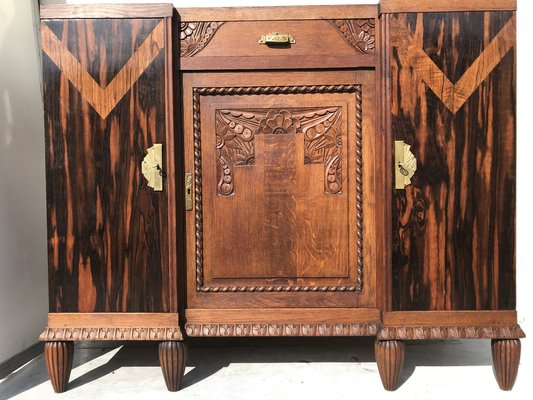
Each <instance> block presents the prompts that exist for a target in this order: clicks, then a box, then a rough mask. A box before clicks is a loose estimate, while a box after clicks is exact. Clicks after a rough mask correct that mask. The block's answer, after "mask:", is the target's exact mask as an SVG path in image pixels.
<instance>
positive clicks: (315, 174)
mask: <svg viewBox="0 0 533 400" xmlns="http://www.w3.org/2000/svg"><path fill="white" fill-rule="evenodd" d="M515 9H516V4H515V2H514V1H512V0H501V1H496V0H487V1H483V2H480V1H472V2H469V3H467V4H466V3H465V4H463V2H459V1H455V0H453V1H447V2H438V1H425V2H420V1H411V2H407V1H400V0H383V1H382V2H381V4H380V5H358V6H355V5H353V6H350V5H346V6H309V7H282V8H279V7H262V8H231V9H225V8H208V9H174V8H173V7H172V6H171V5H105V6H103V5H85V6H82V5H68V6H65V5H43V6H42V7H41V37H42V50H43V76H44V78H43V100H44V111H45V134H46V149H45V150H46V179H47V215H48V217H47V218H48V266H49V289H50V290H49V296H50V297H49V303H50V313H49V316H48V324H47V327H46V329H45V331H44V332H43V334H42V335H41V340H43V341H45V342H46V347H45V349H46V351H45V358H46V364H47V368H48V371H49V374H50V379H51V381H52V384H53V387H54V390H55V391H56V392H62V391H64V390H66V387H67V383H68V378H69V375H70V369H71V367H72V357H73V345H72V343H73V342H74V341H78V340H142V341H155V342H159V359H160V363H161V367H162V370H163V376H164V379H165V382H166V385H167V388H168V389H169V390H170V391H177V390H178V389H179V386H180V382H181V380H182V376H183V373H184V370H185V366H186V360H187V358H186V343H184V338H185V336H188V337H228V336H253V337H260V336H375V337H376V342H375V353H376V361H377V364H378V369H379V373H380V375H381V379H382V382H383V385H384V387H385V389H387V390H395V389H396V388H397V386H398V382H399V377H400V374H401V369H402V365H403V360H404V353H405V341H406V340H425V339H466V338H480V339H491V340H492V354H493V360H494V372H495V375H496V378H497V382H498V384H499V386H500V388H502V389H503V390H510V389H511V388H512V386H513V383H514V380H515V378H516V374H517V369H518V363H519V358H520V340H519V339H520V338H522V337H524V333H523V332H522V330H521V329H520V327H519V326H518V324H517V317H516V311H515V309H516V292H515V288H516V279H515V253H514V245H515V192H516V181H515V175H516V174H515V168H516V161H515V156H516V137H515V131H516V121H515V70H516V66H515V61H516V60H515V59H516V57H515V53H516V49H515V36H516V32H515V30H516V27H515V25H516V20H515V18H516V17H515Z"/></svg>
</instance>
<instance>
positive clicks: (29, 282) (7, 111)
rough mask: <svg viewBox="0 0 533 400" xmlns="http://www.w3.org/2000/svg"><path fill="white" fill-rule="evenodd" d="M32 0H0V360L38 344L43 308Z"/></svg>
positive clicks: (40, 144) (39, 113)
mask: <svg viewBox="0 0 533 400" xmlns="http://www.w3.org/2000/svg"><path fill="white" fill-rule="evenodd" d="M34 3H35V2H33V1H32V0H0V362H2V361H4V360H6V359H7V358H9V357H11V356H13V355H14V354H16V353H18V352H20V351H22V350H24V349H25V348H27V347H28V346H30V345H32V344H34V343H35V342H36V341H37V339H38V336H39V334H40V333H41V332H42V330H43V329H44V326H45V324H46V313H47V312H48V295H47V261H46V205H45V201H46V200H45V179H44V131H43V107H42V101H41V89H40V81H39V75H40V59H39V56H38V54H39V53H38V51H37V45H36V43H37V36H36V29H35V26H34V21H36V14H35V13H36V11H37V6H36V4H34Z"/></svg>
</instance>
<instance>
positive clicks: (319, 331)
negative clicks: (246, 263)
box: [185, 323, 380, 337]
mask: <svg viewBox="0 0 533 400" xmlns="http://www.w3.org/2000/svg"><path fill="white" fill-rule="evenodd" d="M379 327H380V324H379V323H368V324H363V323H357V324H355V323H352V324H349V323H348V324H253V323H250V324H185V330H186V332H187V335H188V336H195V337H198V336H240V337H243V336H375V335H376V334H377V332H378V330H379Z"/></svg>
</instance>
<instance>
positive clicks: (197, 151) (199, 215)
mask: <svg viewBox="0 0 533 400" xmlns="http://www.w3.org/2000/svg"><path fill="white" fill-rule="evenodd" d="M319 93H354V94H355V100H356V101H355V103H356V107H355V108H356V109H355V120H356V121H355V122H356V134H355V137H356V145H355V146H356V184H355V186H356V203H357V204H356V210H357V212H356V221H355V222H356V227H357V229H356V230H357V281H356V284H355V285H344V286H298V285H290V286H286V285H285V286H279V285H278V286H276V285H272V286H269V285H265V286H206V285H204V268H203V210H202V142H201V116H200V98H201V96H221V95H225V96H239V95H258V94H319ZM192 97H193V146H194V184H195V187H194V193H195V204H194V219H195V221H194V224H195V246H196V290H197V291H198V292H203V293H208V292H212V293H242V292H355V291H361V290H362V289H363V152H362V149H363V143H362V141H363V108H362V92H361V85H359V84H353V85H300V86H234V87H196V88H193V96H192ZM228 190H229V189H228ZM231 190H233V189H232V188H231Z"/></svg>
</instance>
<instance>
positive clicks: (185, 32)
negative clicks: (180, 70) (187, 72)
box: [180, 22, 223, 57]
mask: <svg viewBox="0 0 533 400" xmlns="http://www.w3.org/2000/svg"><path fill="white" fill-rule="evenodd" d="M222 24H223V22H182V23H181V24H180V55H181V56H182V57H192V56H194V55H195V54H198V53H199V52H200V51H202V50H203V49H204V48H205V46H207V44H208V43H209V41H210V40H211V39H212V38H213V36H214V35H215V33H216V31H217V30H218V28H220V26H221V25H222Z"/></svg>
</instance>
